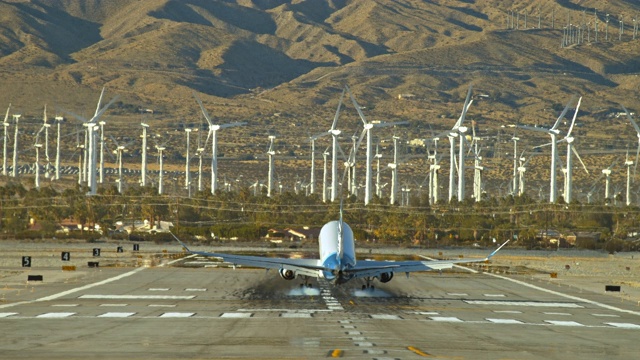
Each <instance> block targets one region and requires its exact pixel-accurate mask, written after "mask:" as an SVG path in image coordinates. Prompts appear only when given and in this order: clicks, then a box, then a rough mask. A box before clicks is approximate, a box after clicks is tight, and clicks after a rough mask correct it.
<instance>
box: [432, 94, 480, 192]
mask: <svg viewBox="0 0 640 360" xmlns="http://www.w3.org/2000/svg"><path fill="white" fill-rule="evenodd" d="M472 89H473V86H469V91H468V92H467V97H466V99H465V101H464V106H463V108H462V114H461V115H460V117H459V118H458V121H456V123H455V124H454V125H453V127H452V128H451V130H449V131H445V132H443V133H441V134H439V135H437V137H440V136H443V135H446V136H447V138H448V139H449V145H450V147H449V202H451V200H452V199H453V191H454V187H455V171H456V165H455V163H456V137H457V136H458V135H459V134H458V132H459V128H460V127H461V126H462V124H463V123H464V119H465V118H466V116H467V111H468V110H469V107H470V106H471V104H472V103H473V100H472V99H471V91H472ZM464 129H465V131H466V128H464ZM461 141H464V140H461ZM461 149H462V150H460V152H461V153H462V152H464V147H462V148H461ZM460 162H462V163H463V164H462V168H463V170H464V159H461V161H460ZM458 176H461V177H463V178H464V172H462V173H461V172H460V170H458ZM461 185H462V187H464V179H463V180H462V183H460V181H458V196H459V195H460V188H461ZM458 201H462V199H460V198H459V197H458Z"/></svg>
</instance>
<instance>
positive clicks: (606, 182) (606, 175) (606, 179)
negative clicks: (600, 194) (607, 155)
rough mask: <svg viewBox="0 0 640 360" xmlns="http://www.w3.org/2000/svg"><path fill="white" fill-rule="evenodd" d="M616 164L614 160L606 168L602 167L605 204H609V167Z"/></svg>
mask: <svg viewBox="0 0 640 360" xmlns="http://www.w3.org/2000/svg"><path fill="white" fill-rule="evenodd" d="M615 164H616V162H615V161H614V162H612V163H611V165H610V166H609V167H608V168H606V169H602V174H603V175H604V202H605V204H606V205H609V201H608V200H609V198H610V196H609V194H610V189H611V169H612V168H613V167H614V165H615Z"/></svg>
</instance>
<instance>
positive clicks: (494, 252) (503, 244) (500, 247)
mask: <svg viewBox="0 0 640 360" xmlns="http://www.w3.org/2000/svg"><path fill="white" fill-rule="evenodd" d="M509 241H511V239H509V240H507V241H505V242H504V243H502V245H500V246H498V248H497V249H495V250H494V251H493V252H492V253H491V254H489V256H487V258H486V259H485V260H489V259H491V257H492V256H493V255H495V254H496V253H497V252H498V251H500V249H502V248H503V247H504V246H505V245H507V243H508V242H509Z"/></svg>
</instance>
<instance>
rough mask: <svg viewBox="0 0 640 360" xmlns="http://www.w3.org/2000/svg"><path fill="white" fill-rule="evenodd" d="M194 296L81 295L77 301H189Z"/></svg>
mask: <svg viewBox="0 0 640 360" xmlns="http://www.w3.org/2000/svg"><path fill="white" fill-rule="evenodd" d="M194 297H195V295H82V296H79V297H78V298H79V299H109V300H189V299H193V298H194Z"/></svg>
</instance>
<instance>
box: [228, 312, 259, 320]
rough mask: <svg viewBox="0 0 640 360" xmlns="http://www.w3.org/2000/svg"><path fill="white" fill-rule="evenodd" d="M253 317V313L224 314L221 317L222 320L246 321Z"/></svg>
mask: <svg viewBox="0 0 640 360" xmlns="http://www.w3.org/2000/svg"><path fill="white" fill-rule="evenodd" d="M251 316H253V314H252V313H223V314H222V315H220V317H221V318H233V319H244V318H250V317H251Z"/></svg>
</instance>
